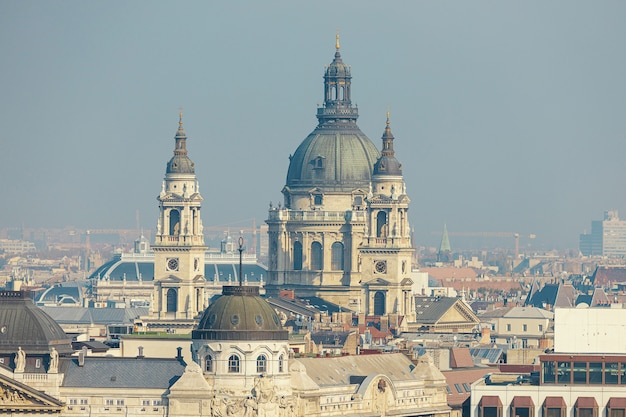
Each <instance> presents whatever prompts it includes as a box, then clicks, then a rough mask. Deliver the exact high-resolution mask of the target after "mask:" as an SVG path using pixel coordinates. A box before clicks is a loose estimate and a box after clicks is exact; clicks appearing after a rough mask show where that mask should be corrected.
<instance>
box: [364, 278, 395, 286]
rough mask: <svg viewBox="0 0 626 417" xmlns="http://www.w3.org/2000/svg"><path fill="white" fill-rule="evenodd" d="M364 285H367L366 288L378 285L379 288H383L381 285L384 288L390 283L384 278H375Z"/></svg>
mask: <svg viewBox="0 0 626 417" xmlns="http://www.w3.org/2000/svg"><path fill="white" fill-rule="evenodd" d="M363 285H365V286H376V285H378V286H381V285H382V286H387V285H389V281H387V280H384V279H382V278H374V279H371V280H369V281H365V282H364V283H363Z"/></svg>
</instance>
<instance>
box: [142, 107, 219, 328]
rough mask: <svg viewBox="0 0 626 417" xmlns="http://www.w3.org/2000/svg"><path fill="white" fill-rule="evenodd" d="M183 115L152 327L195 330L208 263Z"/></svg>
mask: <svg viewBox="0 0 626 417" xmlns="http://www.w3.org/2000/svg"><path fill="white" fill-rule="evenodd" d="M182 117H183V116H182V113H181V114H180V120H179V123H178V131H177V132H176V136H175V137H174V140H175V143H174V145H175V146H174V156H172V158H171V159H170V160H169V162H168V163H167V169H166V171H165V178H164V179H163V183H162V186H161V192H160V194H159V196H158V197H157V201H158V202H159V217H158V220H157V231H156V236H155V240H154V244H153V245H152V250H153V251H154V290H153V299H152V302H151V304H150V309H151V315H150V317H145V318H142V323H143V324H144V325H146V326H148V327H151V328H155V327H159V326H160V327H167V328H178V329H181V330H183V331H185V330H188V331H189V330H191V329H192V328H193V327H194V326H195V324H196V320H195V319H196V317H197V316H198V315H199V314H200V313H202V311H204V308H205V307H206V298H205V295H204V289H205V282H206V280H205V278H204V271H205V269H204V262H205V253H206V250H207V247H206V246H205V244H204V234H203V233H202V219H201V218H200V208H201V205H202V195H200V190H199V185H198V180H197V178H196V173H195V165H194V163H193V162H192V161H191V159H190V158H189V156H188V155H187V135H186V133H185V130H184V129H183V120H182Z"/></svg>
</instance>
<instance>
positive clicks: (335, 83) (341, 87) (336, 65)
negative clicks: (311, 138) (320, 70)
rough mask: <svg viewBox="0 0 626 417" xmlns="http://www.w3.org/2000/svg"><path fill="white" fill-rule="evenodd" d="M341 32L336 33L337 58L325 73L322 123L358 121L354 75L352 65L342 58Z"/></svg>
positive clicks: (319, 111)
mask: <svg viewBox="0 0 626 417" xmlns="http://www.w3.org/2000/svg"><path fill="white" fill-rule="evenodd" d="M340 48H341V45H340V44H339V33H337V34H336V35H335V58H334V59H333V62H331V63H330V65H329V66H328V67H326V72H325V73H324V106H323V107H322V108H319V109H317V118H318V120H319V123H320V125H324V124H325V123H327V122H328V121H337V120H347V121H350V122H356V119H357V118H358V117H359V112H358V109H357V108H356V107H355V106H353V105H352V99H351V95H352V75H351V73H350V66H349V65H347V64H345V63H344V62H343V60H342V59H341V53H340V52H339V49H340Z"/></svg>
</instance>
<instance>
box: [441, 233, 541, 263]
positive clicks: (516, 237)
mask: <svg viewBox="0 0 626 417" xmlns="http://www.w3.org/2000/svg"><path fill="white" fill-rule="evenodd" d="M432 234H433V235H441V232H432ZM448 236H458V237H512V238H514V239H515V259H517V258H518V257H519V240H520V237H525V238H528V239H535V238H536V237H537V235H535V234H534V233H531V234H529V235H520V234H519V233H515V232H448Z"/></svg>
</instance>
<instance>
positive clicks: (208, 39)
mask: <svg viewBox="0 0 626 417" xmlns="http://www.w3.org/2000/svg"><path fill="white" fill-rule="evenodd" d="M625 17H626V2H625V1H623V0H617V1H574V0H562V1H561V0H551V1H545V0H540V1H539V0H537V1H532V0H525V1H501V0H493V1H477V0H472V1H466V0H459V1H417V0H411V1H398V2H386V1H375V2H374V1H362V0H360V1H332V2H331V1H281V2H277V1H263V2H259V1H221V2H214V1H197V2H193V1H184V2H175V1H154V0H150V1H129V2H128V1H99V2H96V1H36V2H33V1H21V0H20V1H17V0H15V1H6V0H0V60H1V62H2V66H1V68H2V70H1V73H0V74H1V77H0V135H1V140H0V146H1V148H0V149H1V151H0V176H1V178H2V181H1V185H0V187H1V188H0V191H1V195H2V204H1V205H0V227H13V226H19V225H21V224H23V225H24V226H27V227H64V226H68V225H72V226H75V227H79V228H92V229H93V228H133V227H135V223H136V212H137V211H138V212H139V215H140V226H141V227H143V228H144V229H149V230H153V229H154V227H155V226H156V217H157V213H158V210H157V201H156V196H157V194H158V193H159V191H160V189H161V181H162V179H163V176H164V174H165V166H166V162H167V161H168V160H169V158H170V157H171V156H172V151H173V148H174V134H175V132H176V129H177V126H178V111H179V107H183V112H184V125H185V130H186V132H187V135H188V138H189V139H188V146H187V147H188V150H189V156H190V157H191V159H192V160H193V161H194V162H195V164H196V173H197V175H198V178H199V181H200V192H201V193H202V195H203V197H204V204H203V221H204V224H205V225H207V226H209V225H211V226H217V225H229V224H231V225H233V224H242V222H243V223H246V222H247V224H250V223H251V220H250V219H252V218H255V219H256V220H257V225H258V224H261V223H262V222H263V221H264V220H265V219H266V217H267V209H268V206H269V202H270V201H272V202H274V204H276V203H277V202H278V201H282V194H281V192H280V191H281V189H282V188H283V186H284V184H285V179H286V174H287V168H288V163H289V155H290V154H292V153H293V152H294V151H295V149H296V148H297V146H298V145H299V144H300V142H301V141H302V140H303V139H304V138H305V137H306V136H307V135H308V134H309V133H310V132H311V131H312V130H313V129H314V128H315V126H316V124H317V120H316V118H315V112H316V107H317V105H318V104H320V103H321V102H322V97H323V78H322V76H323V72H324V65H327V64H329V63H330V62H331V61H332V58H333V54H334V43H335V32H336V31H337V30H339V32H340V36H341V52H342V56H343V59H344V61H345V62H346V63H348V64H350V65H351V66H352V75H353V79H352V98H353V102H356V104H357V105H358V107H359V113H360V118H359V121H358V124H359V126H360V128H361V130H363V132H365V133H366V134H367V135H368V136H369V137H370V139H372V140H373V141H374V143H375V144H376V145H377V146H378V147H379V148H380V144H381V141H380V138H381V135H382V133H383V129H384V125H385V113H386V111H387V106H390V108H391V122H392V129H393V132H394V135H395V137H396V141H395V149H396V156H397V157H398V159H399V160H400V161H401V162H402V163H403V168H404V177H405V180H406V184H407V191H408V194H409V196H410V197H411V200H412V202H411V208H410V212H411V217H410V220H411V224H412V226H413V227H414V228H415V232H416V241H417V243H418V244H419V245H424V244H425V245H437V244H438V243H439V237H437V236H435V235H434V232H440V231H441V230H442V228H443V224H444V223H446V224H447V227H448V230H449V231H450V232H451V233H452V232H483V231H485V232H518V233H520V234H523V235H524V234H530V233H534V234H536V235H537V239H535V241H534V242H533V245H535V247H537V248H543V249H550V248H553V247H555V248H576V247H577V246H578V236H579V234H580V233H582V232H584V231H585V230H587V231H589V229H590V222H591V220H592V219H600V218H602V215H603V212H604V211H605V210H608V209H616V210H619V211H620V214H621V216H622V217H623V218H626V194H625V192H624V191H625V189H626V187H625V185H626V163H625V159H626V144H625V139H626V46H625V44H624V42H625V40H626V24H624V18H625ZM235 228H236V226H235ZM451 243H452V246H453V248H454V246H455V239H454V237H451ZM511 244H512V240H511Z"/></svg>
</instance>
